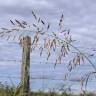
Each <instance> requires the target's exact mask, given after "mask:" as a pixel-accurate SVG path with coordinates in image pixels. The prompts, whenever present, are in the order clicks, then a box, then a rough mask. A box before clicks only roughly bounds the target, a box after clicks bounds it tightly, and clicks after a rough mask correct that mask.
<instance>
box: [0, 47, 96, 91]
mask: <svg viewBox="0 0 96 96" xmlns="http://www.w3.org/2000/svg"><path fill="white" fill-rule="evenodd" d="M13 46H14V45H13ZM82 49H83V48H82ZM87 49H88V50H90V49H92V48H87ZM94 50H95V49H94ZM6 52H7V51H6ZM12 52H13V51H12ZM10 53H11V51H10V52H9V54H10ZM2 54H3V53H2ZM2 54H1V55H2ZM12 54H14V52H13V53H12ZM15 55H16V54H15ZM5 57H6V59H5ZM5 57H4V58H0V65H3V64H4V63H6V64H5V65H4V66H0V74H1V75H0V82H1V83H2V82H3V83H4V82H8V83H9V84H11V83H12V82H13V83H14V82H16V84H19V83H20V79H21V76H20V68H19V67H20V66H21V62H22V60H20V59H8V57H7V56H5ZM41 58H46V57H41ZM30 62H31V66H33V65H34V66H36V67H37V65H39V64H42V66H41V67H40V66H39V67H38V68H37V69H32V70H33V71H30V83H31V89H32V90H34V89H35V90H36V89H39V90H49V89H54V88H57V87H58V86H59V87H61V85H68V86H73V87H72V89H75V90H80V75H82V74H83V72H84V71H86V69H81V71H82V73H78V68H77V70H76V71H75V72H72V76H71V77H72V78H69V79H67V80H66V79H64V73H63V72H65V71H62V66H61V67H59V68H58V67H57V69H56V71H55V70H54V72H53V71H50V70H51V69H50V70H49V69H47V67H48V66H46V65H50V64H51V65H53V64H54V63H55V61H52V60H51V61H42V60H41V61H40V60H37V59H36V60H32V61H30ZM7 63H8V64H10V66H11V65H12V66H13V67H12V68H11V67H10V66H9V65H7ZM14 63H16V64H18V65H17V66H18V67H16V66H14ZM65 63H66V62H64V63H61V65H62V64H63V65H64V64H65ZM44 64H45V65H44ZM43 65H44V66H45V67H46V68H45V67H44V68H45V69H44V68H43ZM80 66H82V67H83V68H86V66H87V67H88V66H89V67H88V68H90V65H88V64H83V65H80ZM5 67H6V68H5ZM15 67H16V68H19V69H16V68H15ZM63 67H64V66H63ZM4 68H5V69H4ZM48 68H49V67H48ZM38 69H40V70H38ZM34 70H35V71H34ZM46 70H47V71H49V72H48V73H47V71H46ZM57 70H59V73H58V71H57ZM64 70H65V68H64ZM88 70H90V69H87V71H88ZM9 71H10V73H11V74H9V73H8V72H9ZM60 72H61V73H60ZM49 73H50V74H49ZM65 73H66V72H65ZM14 74H15V75H14ZM95 82H96V79H89V85H88V86H90V85H91V89H96V86H95V85H94V83H95ZM57 85H58V86H57ZM40 86H41V87H40ZM45 86H46V88H45Z"/></svg>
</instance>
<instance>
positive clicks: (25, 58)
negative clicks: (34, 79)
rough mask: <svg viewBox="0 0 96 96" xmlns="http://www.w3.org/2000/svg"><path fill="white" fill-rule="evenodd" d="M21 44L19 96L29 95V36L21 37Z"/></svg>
mask: <svg viewBox="0 0 96 96" xmlns="http://www.w3.org/2000/svg"><path fill="white" fill-rule="evenodd" d="M21 45H22V47H23V52H22V66H21V68H22V69H21V96H29V91H30V49H31V37H29V36H26V37H23V39H22V44H21Z"/></svg>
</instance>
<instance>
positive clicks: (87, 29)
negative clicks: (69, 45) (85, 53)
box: [0, 0, 96, 46]
mask: <svg viewBox="0 0 96 96" xmlns="http://www.w3.org/2000/svg"><path fill="white" fill-rule="evenodd" d="M32 10H35V11H36V12H37V13H38V14H39V15H40V16H41V17H44V18H47V20H48V21H49V22H51V23H57V20H58V18H60V15H61V13H63V14H64V19H65V25H67V26H68V27H69V28H70V29H71V31H72V34H73V36H75V37H74V38H76V39H77V38H78V39H77V40H78V41H80V42H81V43H82V44H83V43H84V44H85V43H86V42H87V43H86V44H88V46H89V45H90V43H91V44H92V46H94V44H96V43H95V38H96V26H95V24H96V19H95V17H96V0H0V25H1V26H3V25H6V26H7V25H9V24H10V23H9V19H16V18H17V19H18V18H20V19H26V20H29V21H30V22H32V14H31V11H32Z"/></svg>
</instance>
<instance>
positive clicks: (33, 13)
mask: <svg viewBox="0 0 96 96" xmlns="http://www.w3.org/2000/svg"><path fill="white" fill-rule="evenodd" d="M32 15H33V17H34V18H35V19H36V20H37V17H36V14H35V12H34V11H32Z"/></svg>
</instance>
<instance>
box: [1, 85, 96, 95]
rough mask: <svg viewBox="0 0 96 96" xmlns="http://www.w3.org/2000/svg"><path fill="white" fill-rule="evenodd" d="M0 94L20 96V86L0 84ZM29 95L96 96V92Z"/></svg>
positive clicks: (34, 93)
mask: <svg viewBox="0 0 96 96" xmlns="http://www.w3.org/2000/svg"><path fill="white" fill-rule="evenodd" d="M0 96H20V87H18V88H16V87H15V86H12V87H10V86H8V85H3V84H0ZM29 96H96V94H93V93H85V94H79V95H75V94H72V93H67V92H62V93H61V94H59V93H56V92H52V91H50V92H43V91H38V92H32V91H31V92H30V95H29Z"/></svg>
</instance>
